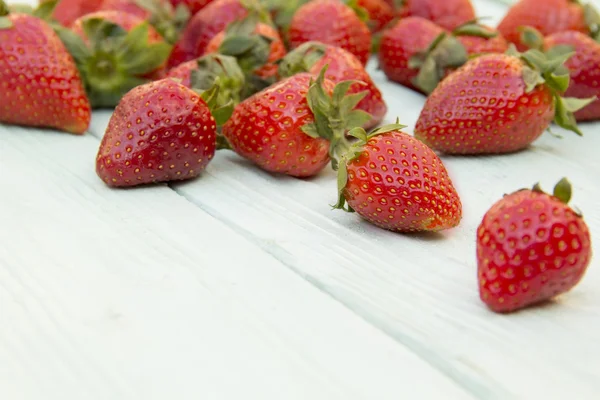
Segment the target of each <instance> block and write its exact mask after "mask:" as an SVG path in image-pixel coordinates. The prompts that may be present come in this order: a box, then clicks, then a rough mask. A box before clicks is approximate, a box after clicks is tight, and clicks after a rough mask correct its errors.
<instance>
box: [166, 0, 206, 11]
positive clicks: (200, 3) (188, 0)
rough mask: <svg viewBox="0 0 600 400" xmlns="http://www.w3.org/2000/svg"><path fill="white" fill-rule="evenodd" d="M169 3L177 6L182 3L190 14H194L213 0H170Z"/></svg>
mask: <svg viewBox="0 0 600 400" xmlns="http://www.w3.org/2000/svg"><path fill="white" fill-rule="evenodd" d="M170 1H171V4H172V5H173V6H175V7H177V6H178V5H180V4H184V5H185V6H186V7H187V8H188V10H190V13H191V14H192V15H195V14H196V13H197V12H198V11H200V10H202V9H203V8H204V7H206V6H207V5H209V4H210V3H212V2H213V0H170Z"/></svg>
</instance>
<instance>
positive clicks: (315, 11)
mask: <svg viewBox="0 0 600 400" xmlns="http://www.w3.org/2000/svg"><path fill="white" fill-rule="evenodd" d="M288 35H289V42H290V46H291V47H292V48H295V47H298V46H300V45H301V44H302V43H305V42H310V41H319V42H322V43H326V44H330V45H333V46H338V47H341V48H343V49H345V50H348V51H349V52H350V53H352V54H354V55H355V56H356V58H358V59H359V60H360V62H362V63H363V64H366V63H367V61H368V60H369V55H370V49H371V32H370V31H369V28H368V27H367V25H366V24H365V23H364V22H363V21H361V19H360V18H359V17H358V16H357V15H356V13H355V12H354V11H353V10H352V8H350V7H349V6H347V5H346V4H344V3H343V2H341V1H339V0H313V1H311V2H309V3H306V4H305V5H303V6H302V7H300V8H299V9H298V11H297V12H296V14H295V15H294V17H293V19H292V22H291V25H290V29H289V33H288Z"/></svg>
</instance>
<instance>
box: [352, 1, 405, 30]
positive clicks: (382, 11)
mask: <svg viewBox="0 0 600 400" xmlns="http://www.w3.org/2000/svg"><path fill="white" fill-rule="evenodd" d="M356 4H357V5H358V6H359V7H362V8H363V9H364V10H365V11H366V12H367V14H368V17H369V20H368V22H367V25H368V26H369V28H370V29H371V31H372V32H379V31H380V30H382V29H383V28H384V27H385V26H386V25H388V24H389V23H390V22H392V20H393V19H394V18H395V16H396V13H395V12H394V9H393V8H392V6H390V5H389V4H388V3H386V1H385V0H357V1H356Z"/></svg>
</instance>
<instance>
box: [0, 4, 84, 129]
mask: <svg viewBox="0 0 600 400" xmlns="http://www.w3.org/2000/svg"><path fill="white" fill-rule="evenodd" d="M0 88H1V91H2V102H1V105H0V122H3V123H8V124H17V125H26V126H35V127H48V128H55V129H59V130H63V131H66V132H70V133H75V134H82V133H84V132H85V131H86V130H87V129H88V127H89V124H90V117H91V113H90V103H89V101H88V99H87V97H86V95H85V91H84V88H83V84H82V81H81V78H80V75H79V72H78V71H77V67H76V65H75V63H74V61H73V58H71V56H70V55H69V53H68V52H67V49H66V48H65V46H64V45H63V43H62V42H61V40H60V38H59V37H58V36H57V34H56V33H55V32H54V30H53V29H52V28H51V27H50V26H49V25H48V24H47V23H46V22H45V21H43V20H41V19H39V18H37V17H35V16H32V15H27V14H20V13H15V14H7V7H6V4H5V3H4V2H3V1H1V0H0Z"/></svg>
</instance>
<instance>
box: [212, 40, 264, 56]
mask: <svg viewBox="0 0 600 400" xmlns="http://www.w3.org/2000/svg"><path fill="white" fill-rule="evenodd" d="M255 44H256V39H255V38H254V37H251V36H232V37H229V38H227V39H225V40H223V43H222V44H221V46H220V47H219V53H221V54H225V55H227V56H240V55H242V54H244V53H246V52H247V51H249V50H250V49H251V48H252V47H253V46H255Z"/></svg>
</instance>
